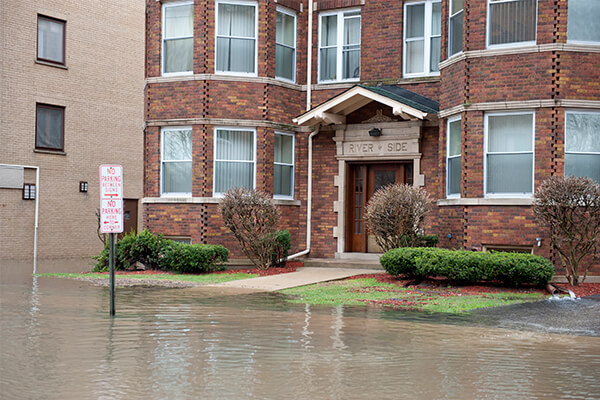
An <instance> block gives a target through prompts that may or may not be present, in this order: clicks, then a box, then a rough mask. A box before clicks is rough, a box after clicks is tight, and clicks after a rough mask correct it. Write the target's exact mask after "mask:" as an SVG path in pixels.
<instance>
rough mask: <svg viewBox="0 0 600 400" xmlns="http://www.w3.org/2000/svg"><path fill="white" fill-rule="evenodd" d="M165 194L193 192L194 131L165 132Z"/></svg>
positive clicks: (171, 130)
mask: <svg viewBox="0 0 600 400" xmlns="http://www.w3.org/2000/svg"><path fill="white" fill-rule="evenodd" d="M162 158H163V193H191V192H192V131H191V129H181V130H175V129H169V130H165V131H163V151H162Z"/></svg>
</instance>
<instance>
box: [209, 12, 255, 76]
mask: <svg viewBox="0 0 600 400" xmlns="http://www.w3.org/2000/svg"><path fill="white" fill-rule="evenodd" d="M257 18H258V10H257V6H256V3H253V2H241V1H236V2H217V29H216V31H217V55H216V71H217V72H226V73H233V74H242V75H248V74H250V75H256V63H257V57H256V53H257V40H256V38H257V36H258V32H257Z"/></svg>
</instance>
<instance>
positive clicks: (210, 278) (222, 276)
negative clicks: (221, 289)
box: [37, 272, 258, 285]
mask: <svg viewBox="0 0 600 400" xmlns="http://www.w3.org/2000/svg"><path fill="white" fill-rule="evenodd" d="M37 276H54V277H59V278H71V279H83V280H88V279H106V280H108V278H109V275H108V273H83V274H73V273H52V274H37ZM257 276H258V275H257V274H251V273H245V272H232V273H215V274H202V275H191V274H161V273H139V274H120V273H117V274H115V279H116V280H117V281H119V280H128V279H143V280H156V281H161V280H162V281H174V282H190V283H197V284H206V285H209V284H213V283H222V282H229V281H236V280H239V279H248V278H255V277H257Z"/></svg>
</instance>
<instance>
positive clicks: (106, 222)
mask: <svg viewBox="0 0 600 400" xmlns="http://www.w3.org/2000/svg"><path fill="white" fill-rule="evenodd" d="M100 232H102V233H121V232H123V167H122V166H120V165H101V166H100Z"/></svg>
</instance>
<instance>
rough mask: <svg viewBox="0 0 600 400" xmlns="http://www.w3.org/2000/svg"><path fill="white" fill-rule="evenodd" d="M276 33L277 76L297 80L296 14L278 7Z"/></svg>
mask: <svg viewBox="0 0 600 400" xmlns="http://www.w3.org/2000/svg"><path fill="white" fill-rule="evenodd" d="M276 20H277V22H276V33H275V77H276V78H282V79H286V80H288V81H292V82H294V81H295V80H296V78H295V77H296V15H295V14H293V13H291V12H289V11H285V10H282V9H277V17H276Z"/></svg>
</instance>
